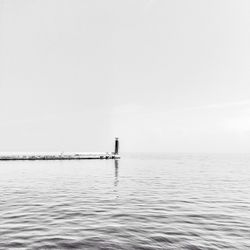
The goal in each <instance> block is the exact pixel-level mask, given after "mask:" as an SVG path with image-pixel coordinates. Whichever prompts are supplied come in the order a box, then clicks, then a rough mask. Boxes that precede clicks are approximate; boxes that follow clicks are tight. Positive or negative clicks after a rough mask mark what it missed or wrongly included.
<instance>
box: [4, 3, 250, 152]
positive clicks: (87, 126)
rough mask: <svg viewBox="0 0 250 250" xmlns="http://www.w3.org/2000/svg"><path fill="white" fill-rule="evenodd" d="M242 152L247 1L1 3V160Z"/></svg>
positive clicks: (247, 112) (248, 115) (248, 134)
mask: <svg viewBox="0 0 250 250" xmlns="http://www.w3.org/2000/svg"><path fill="white" fill-rule="evenodd" d="M114 136H119V137H120V139H121V149H122V151H126V152H129V151H130V152H131V151H132V152H134V151H144V152H250V1H248V0H245V1H244V0H202V1H201V0H188V1H187V0H123V1H122V0H105V1H103V0H22V1H20V0H0V151H93V150H94V151H95V150H96V151H109V150H112V148H113V137H114Z"/></svg>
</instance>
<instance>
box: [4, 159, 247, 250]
mask: <svg viewBox="0 0 250 250" xmlns="http://www.w3.org/2000/svg"><path fill="white" fill-rule="evenodd" d="M0 249H3V250H6V249H25V250H26V249H93V250H95V249H103V250H104V249H105V250H106V249H111V250H113V249H114V250H119V249H124V250H125V249H126V250H133V249H148V250H157V249H159V250H160V249H178V250H179V249H190V250H198V249H204V250H205V249H206V250H209V249H210V250H212V249H213V250H214V249H218V250H219V249H246V250H247V249H250V154H241V155H236V154H125V155H122V157H121V159H120V160H67V161H6V162H4V161H2V162H0Z"/></svg>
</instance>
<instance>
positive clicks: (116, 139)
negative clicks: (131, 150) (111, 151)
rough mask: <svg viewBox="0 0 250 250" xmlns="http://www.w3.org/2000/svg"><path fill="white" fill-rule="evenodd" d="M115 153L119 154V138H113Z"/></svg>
mask: <svg viewBox="0 0 250 250" xmlns="http://www.w3.org/2000/svg"><path fill="white" fill-rule="evenodd" d="M115 155H119V138H118V137H116V138H115Z"/></svg>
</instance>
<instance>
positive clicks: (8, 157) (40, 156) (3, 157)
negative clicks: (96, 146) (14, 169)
mask: <svg viewBox="0 0 250 250" xmlns="http://www.w3.org/2000/svg"><path fill="white" fill-rule="evenodd" d="M119 158H120V156H119V141H118V138H116V139H115V151H114V152H110V153H109V152H88V153H85V152H79V153H64V152H63V153H0V161H14V160H91V159H119Z"/></svg>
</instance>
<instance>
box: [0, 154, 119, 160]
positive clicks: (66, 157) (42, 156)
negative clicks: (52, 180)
mask: <svg viewBox="0 0 250 250" xmlns="http://www.w3.org/2000/svg"><path fill="white" fill-rule="evenodd" d="M119 158H120V156H119V155H118V154H115V153H109V152H91V153H0V160H1V161H8V160H85V159H86V160H91V159H119Z"/></svg>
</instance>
